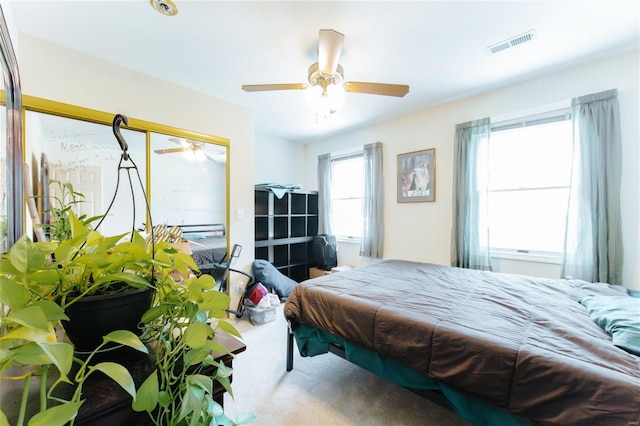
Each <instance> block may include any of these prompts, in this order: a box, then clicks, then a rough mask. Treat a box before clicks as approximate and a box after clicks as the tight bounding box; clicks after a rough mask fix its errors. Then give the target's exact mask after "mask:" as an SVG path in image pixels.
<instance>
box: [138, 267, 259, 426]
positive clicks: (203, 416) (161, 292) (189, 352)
mask: <svg viewBox="0 0 640 426" xmlns="http://www.w3.org/2000/svg"><path fill="white" fill-rule="evenodd" d="M157 296H158V303H157V304H156V305H155V306H154V307H152V308H151V309H150V310H149V311H147V313H146V314H145V315H144V316H143V317H142V321H143V323H144V328H145V333H144V334H143V338H146V339H148V340H149V341H150V342H153V345H154V347H155V369H154V371H153V372H152V373H151V374H150V375H149V376H148V377H147V379H146V380H145V381H144V383H143V384H142V386H141V387H140V389H139V390H138V393H137V396H136V398H135V400H134V402H133V408H134V410H136V411H147V412H148V413H149V415H150V416H151V418H152V420H153V422H154V424H156V425H182V424H184V425H187V424H188V425H220V424H242V423H248V422H251V421H253V420H255V417H253V416H252V415H250V414H246V415H240V416H238V417H237V418H236V419H235V421H231V420H230V419H229V418H228V417H226V416H225V414H224V410H223V409H222V407H221V406H220V405H219V404H218V403H216V402H215V401H214V398H213V394H214V381H217V382H219V383H220V384H221V385H222V386H223V387H224V389H225V390H226V391H227V392H228V393H229V394H230V395H232V396H233V393H232V389H231V385H230V381H229V377H230V376H231V368H229V367H227V366H225V365H224V364H223V363H221V362H217V361H215V359H214V357H213V356H212V355H211V353H212V352H218V353H228V351H227V349H226V348H225V347H224V346H222V345H221V344H220V343H217V342H215V341H214V336H215V333H216V331H217V330H224V331H225V332H227V333H230V334H232V335H235V336H237V337H240V334H239V333H238V331H237V330H236V329H235V328H234V327H233V326H232V325H231V324H230V323H228V322H227V321H225V320H224V318H225V317H226V310H227V309H228V308H229V302H230V300H229V296H228V295H227V294H225V293H221V292H219V291H216V290H215V281H214V280H213V278H212V277H211V276H209V275H201V276H200V277H193V278H189V279H187V280H184V281H183V282H182V283H179V284H178V283H175V282H173V281H169V280H166V281H163V282H162V284H161V285H159V286H158V288H157ZM211 370H213V371H215V374H214V375H213V377H212V376H211V373H210V371H211Z"/></svg>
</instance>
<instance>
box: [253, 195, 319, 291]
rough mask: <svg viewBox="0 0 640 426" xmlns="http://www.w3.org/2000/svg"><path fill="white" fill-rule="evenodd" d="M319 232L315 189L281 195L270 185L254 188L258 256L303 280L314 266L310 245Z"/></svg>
mask: <svg viewBox="0 0 640 426" xmlns="http://www.w3.org/2000/svg"><path fill="white" fill-rule="evenodd" d="M316 235H318V193H317V192H316V191H287V192H286V193H285V194H284V196H283V197H282V198H278V197H276V196H275V194H274V193H273V192H272V191H271V190H270V189H268V188H263V187H256V188H255V258H256V259H264V260H267V261H269V262H270V263H271V264H273V266H275V267H276V268H277V269H278V270H279V271H280V272H282V273H283V274H284V275H286V276H288V277H290V278H291V279H293V280H294V281H297V282H301V281H304V280H306V279H308V278H309V268H310V267H312V266H314V265H315V263H314V262H313V256H312V252H311V247H312V244H313V237H314V236H316Z"/></svg>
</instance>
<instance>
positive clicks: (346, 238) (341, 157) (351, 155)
mask: <svg viewBox="0 0 640 426" xmlns="http://www.w3.org/2000/svg"><path fill="white" fill-rule="evenodd" d="M355 158H361V159H362V161H363V162H364V152H363V151H362V150H361V149H360V150H357V151H350V152H346V153H342V154H337V155H332V156H331V158H330V160H329V161H330V163H331V185H332V186H333V166H334V164H335V163H338V162H341V161H348V160H352V159H355ZM363 166H364V163H363ZM362 175H363V176H362V177H363V179H364V167H363V170H362ZM363 198H364V186H363V187H362V188H361V191H360V197H359V199H360V205H361V208H362V201H363ZM336 199H338V198H336V197H335V196H334V191H331V216H332V217H331V221H332V223H333V224H334V226H333V227H334V231H333V232H334V234H335V237H336V240H337V241H339V242H346V243H353V244H360V240H361V239H362V235H360V236H355V235H338V234H336V233H335V218H334V216H333V206H334V200H336ZM340 199H341V200H342V199H344V200H346V199H357V198H356V197H351V198H340Z"/></svg>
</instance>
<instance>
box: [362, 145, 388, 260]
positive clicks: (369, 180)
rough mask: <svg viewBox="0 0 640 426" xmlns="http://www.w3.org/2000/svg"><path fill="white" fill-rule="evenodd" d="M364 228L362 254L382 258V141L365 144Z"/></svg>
mask: <svg viewBox="0 0 640 426" xmlns="http://www.w3.org/2000/svg"><path fill="white" fill-rule="evenodd" d="M363 159H364V191H363V194H362V213H363V229H362V238H361V239H360V256H366V257H373V258H376V259H380V258H382V254H383V251H384V181H383V175H382V143H381V142H376V143H372V144H368V145H365V146H364V149H363Z"/></svg>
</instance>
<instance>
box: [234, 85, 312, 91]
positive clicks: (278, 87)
mask: <svg viewBox="0 0 640 426" xmlns="http://www.w3.org/2000/svg"><path fill="white" fill-rule="evenodd" d="M306 88H307V85H306V84H304V83H291V84H243V85H242V90H244V91H245V92H266V91H269V90H302V89H306Z"/></svg>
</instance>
